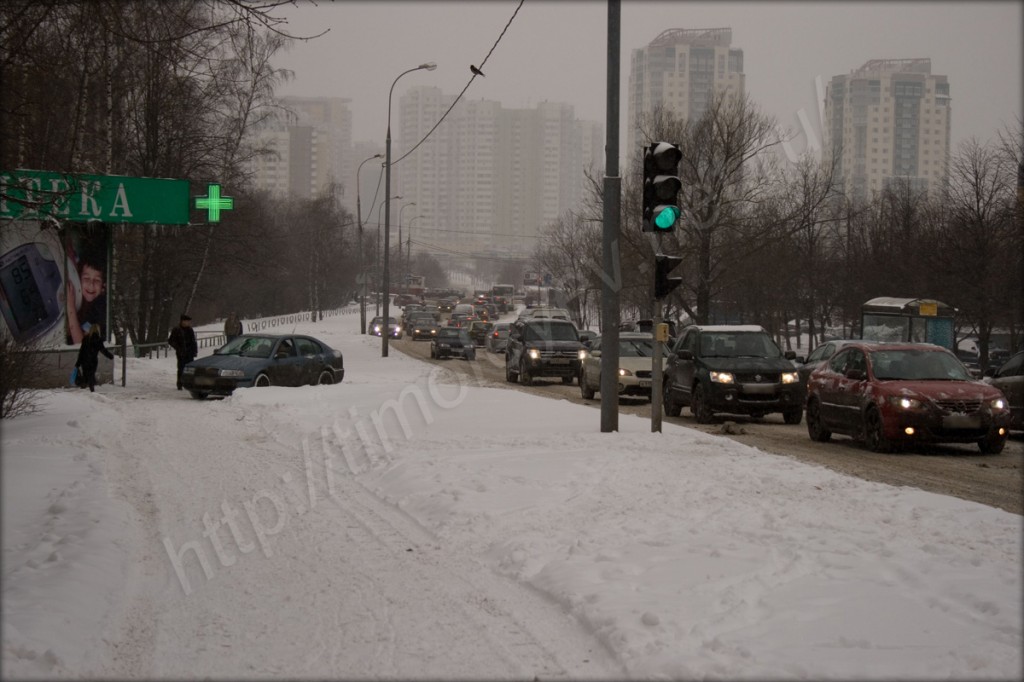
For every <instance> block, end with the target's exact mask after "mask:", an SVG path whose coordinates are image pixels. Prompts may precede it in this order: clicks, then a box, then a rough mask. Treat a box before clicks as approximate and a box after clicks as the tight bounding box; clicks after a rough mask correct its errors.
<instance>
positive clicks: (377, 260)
mask: <svg viewBox="0 0 1024 682" xmlns="http://www.w3.org/2000/svg"><path fill="white" fill-rule="evenodd" d="M401 198H402V196H401V195H399V194H396V195H395V196H393V197H391V198H390V199H388V200H387V201H382V202H380V205H379V206H378V207H377V253H376V254H375V257H374V259H373V266H374V270H375V271H376V273H377V295H376V296H375V298H376V299H377V312H376V313H375V314H376V315H380V294H381V292H382V291H384V288H383V284H384V283H383V282H382V281H381V278H380V271H381V267H380V262H381V252H380V210H381V209H382V208H384V204H386V203H388V202H390V201H394V200H395V199H401ZM386 323H387V322H386V321H385V324H386Z"/></svg>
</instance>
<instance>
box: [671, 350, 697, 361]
mask: <svg viewBox="0 0 1024 682" xmlns="http://www.w3.org/2000/svg"><path fill="white" fill-rule="evenodd" d="M673 355H675V356H676V357H677V358H679V359H680V360H693V351H692V350H689V349H685V348H684V349H683V350H681V351H679V352H678V353H673Z"/></svg>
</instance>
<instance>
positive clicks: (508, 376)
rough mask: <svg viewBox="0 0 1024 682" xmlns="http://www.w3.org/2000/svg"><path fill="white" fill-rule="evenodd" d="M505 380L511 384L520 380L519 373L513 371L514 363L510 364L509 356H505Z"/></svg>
mask: <svg viewBox="0 0 1024 682" xmlns="http://www.w3.org/2000/svg"><path fill="white" fill-rule="evenodd" d="M505 381H507V382H509V383H510V384H514V383H516V382H517V381H519V375H518V374H516V373H515V372H513V371H512V365H510V364H509V362H508V358H505Z"/></svg>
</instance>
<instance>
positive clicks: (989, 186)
mask: <svg viewBox="0 0 1024 682" xmlns="http://www.w3.org/2000/svg"><path fill="white" fill-rule="evenodd" d="M1015 180H1016V168H1013V167H1012V166H1011V164H1010V163H1009V159H1008V157H1007V156H1006V155H1005V154H1003V153H1001V151H1000V149H999V148H998V146H996V145H983V144H981V143H979V142H978V141H977V140H976V139H973V138H972V139H970V140H968V141H966V142H964V143H963V144H962V145H961V146H960V148H959V149H958V150H957V152H956V154H955V155H954V156H953V158H952V160H951V163H950V172H949V182H948V186H947V188H946V192H945V194H944V196H943V197H942V198H941V205H940V206H941V210H940V211H937V215H936V219H935V220H934V222H933V224H932V225H931V229H932V235H931V242H932V243H933V244H934V247H933V248H932V249H930V251H929V253H930V254H931V256H932V261H931V264H932V266H933V267H936V268H941V269H942V272H943V274H944V279H945V281H946V282H947V283H948V284H947V285H948V287H949V289H948V291H949V292H950V293H951V294H952V295H953V296H954V297H953V298H951V299H950V300H953V301H955V303H956V305H957V307H958V308H959V309H960V312H961V313H962V314H963V315H965V316H966V317H967V318H968V319H971V320H973V321H974V322H975V328H976V329H977V331H978V346H979V351H980V358H979V362H980V364H981V366H982V368H983V369H984V368H986V367H987V366H988V350H989V340H990V337H991V333H992V330H993V328H994V327H995V325H996V323H997V322H998V321H999V320H1003V319H1006V317H1007V315H1006V311H1008V310H1012V309H1013V304H1014V302H1015V299H1014V296H1015V291H1016V289H1015V287H1014V286H1013V282H1014V281H1015V280H1014V279H1013V272H1014V263H1015V261H1016V259H1017V258H1018V254H1017V253H1016V250H1014V249H1009V248H1008V246H1009V245H1011V244H1014V243H1015V241H1014V237H1015V236H1016V235H1017V234H1018V232H1017V229H1018V228H1017V226H1016V225H1015V221H1014V216H1015V209H1016V197H1015V191H1014V190H1015V184H1016V183H1015Z"/></svg>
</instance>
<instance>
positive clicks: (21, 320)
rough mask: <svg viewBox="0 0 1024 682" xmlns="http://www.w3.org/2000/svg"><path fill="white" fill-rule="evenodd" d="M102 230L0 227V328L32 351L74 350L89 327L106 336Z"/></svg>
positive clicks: (41, 224)
mask: <svg viewBox="0 0 1024 682" xmlns="http://www.w3.org/2000/svg"><path fill="white" fill-rule="evenodd" d="M107 249H108V245H107V230H106V228H105V226H104V225H102V224H87V223H72V224H66V225H65V226H64V227H62V228H59V229H58V228H57V227H56V226H55V225H53V224H51V223H49V222H46V221H20V220H13V221H9V222H5V223H4V225H3V230H2V231H0V318H2V320H3V322H2V324H0V329H2V331H3V333H5V334H7V335H9V336H10V337H11V338H13V340H14V341H15V343H18V344H25V345H32V346H36V347H38V348H52V347H57V346H64V345H76V346H77V345H78V344H80V343H81V340H82V337H83V336H84V334H85V332H86V331H88V329H89V327H91V326H92V325H94V324H99V325H101V329H100V331H101V332H102V335H103V337H104V338H105V339H106V338H107V337H108V329H107V327H108V325H107V282H108V281H109V277H110V273H109V263H108V258H107Z"/></svg>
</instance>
